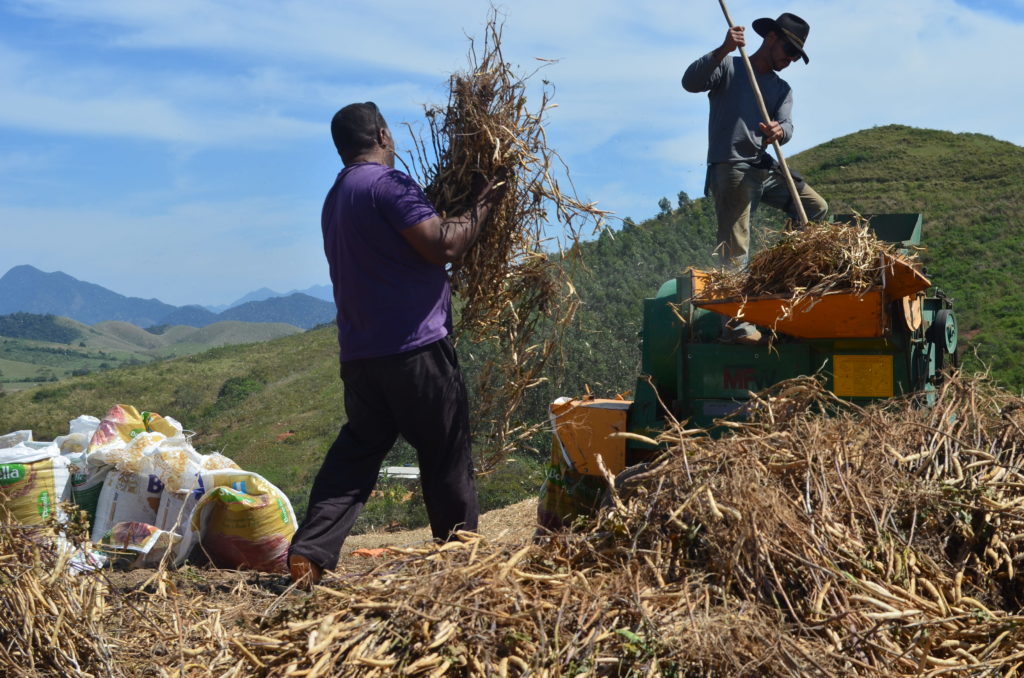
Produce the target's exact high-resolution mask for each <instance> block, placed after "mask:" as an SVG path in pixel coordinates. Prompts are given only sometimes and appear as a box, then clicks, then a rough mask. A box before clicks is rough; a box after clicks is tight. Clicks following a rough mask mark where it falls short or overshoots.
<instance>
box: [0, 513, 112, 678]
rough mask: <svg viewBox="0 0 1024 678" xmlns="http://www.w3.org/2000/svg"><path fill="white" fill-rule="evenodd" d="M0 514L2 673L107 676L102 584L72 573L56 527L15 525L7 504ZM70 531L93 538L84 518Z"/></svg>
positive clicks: (67, 551) (109, 670) (80, 537)
mask: <svg viewBox="0 0 1024 678" xmlns="http://www.w3.org/2000/svg"><path fill="white" fill-rule="evenodd" d="M0 517H2V524H3V528H2V529H0V594H2V595H0V674H2V675H18V674H24V675H55V676H80V675H87V674H95V675H110V674H111V673H112V661H113V658H112V653H111V650H110V648H109V647H108V646H107V644H106V643H105V641H104V635H105V630H106V627H105V624H104V621H103V616H104V614H103V613H104V608H105V600H106V595H107V588H106V586H105V585H104V583H103V582H102V581H101V580H100V579H98V578H95V577H80V578H70V579H69V578H68V570H69V559H70V556H71V550H70V549H63V550H58V548H56V547H55V545H54V541H53V539H52V535H53V532H52V531H51V530H49V529H44V528H39V527H20V526H15V525H12V524H10V517H9V516H8V515H7V513H6V512H5V511H4V510H3V508H2V507H0ZM67 531H68V532H69V533H71V534H74V535H76V537H75V538H76V539H77V540H78V541H79V542H81V541H82V540H84V541H88V525H87V523H84V522H83V523H80V524H78V525H70V526H68V528H67Z"/></svg>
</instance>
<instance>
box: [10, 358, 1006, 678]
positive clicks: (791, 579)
mask: <svg viewBox="0 0 1024 678" xmlns="http://www.w3.org/2000/svg"><path fill="white" fill-rule="evenodd" d="M822 411H828V412H829V413H830V414H829V415H827V416H826V415H823V414H821V412H822ZM749 414H750V419H749V420H748V421H747V422H746V423H743V424H735V425H734V428H735V431H734V432H733V435H731V436H729V437H725V438H722V439H718V440H713V439H711V438H707V437H702V436H694V435H693V434H692V433H690V432H685V431H681V430H674V431H668V432H666V433H665V434H664V440H665V441H666V442H669V443H670V444H671V449H670V450H669V451H668V453H667V454H666V455H665V456H664V458H663V459H661V460H660V461H656V462H654V463H652V465H650V466H649V467H648V468H647V469H646V470H645V471H644V472H643V473H641V474H638V475H633V476H632V477H631V478H628V479H626V478H625V476H623V478H622V479H620V482H619V483H618V484H619V490H618V491H617V492H616V493H615V494H614V495H613V496H612V498H611V500H610V502H609V507H608V508H607V509H606V510H605V511H604V513H603V514H602V515H601V516H600V517H599V519H598V520H597V521H595V523H594V524H593V526H592V528H591V529H589V530H583V531H580V532H576V533H573V534H568V535H555V536H551V537H547V538H545V539H543V540H542V541H541V542H540V543H537V544H524V545H516V544H511V545H509V544H497V543H492V542H489V541H487V540H486V539H482V538H478V537H474V536H470V535H463V539H462V540H461V541H457V542H453V543H450V544H447V545H445V546H441V547H423V548H412V549H402V550H396V551H394V552H393V554H392V557H391V558H389V559H386V560H385V561H383V563H381V564H379V565H377V566H374V567H373V569H370V570H367V571H361V572H348V573H343V574H341V575H340V576H337V577H334V578H331V579H329V580H327V585H326V586H324V587H318V588H317V589H316V591H315V593H314V595H313V596H312V597H306V596H301V595H293V594H288V595H285V596H283V597H281V598H275V597H274V596H273V595H271V594H270V593H268V589H269V588H272V586H271V585H270V582H271V580H273V579H274V577H273V576H271V575H253V576H252V577H254V578H250V579H249V580H248V581H246V580H245V579H244V575H242V576H239V577H238V579H237V585H236V586H235V587H234V588H233V589H232V588H231V587H229V586H225V585H221V586H209V585H204V586H202V587H199V586H196V585H194V583H193V584H190V581H193V580H195V579H196V578H201V573H195V572H193V573H191V574H189V575H188V576H185V575H184V574H179V573H175V572H170V573H165V577H166V583H167V584H168V585H166V586H163V587H162V588H161V587H157V588H155V589H149V593H141V592H140V593H138V594H134V597H133V598H132V599H131V600H133V601H134V604H135V605H136V606H138V609H139V611H140V612H141V614H135V613H134V612H132V611H131V610H130V609H128V608H126V607H125V602H124V600H125V598H126V596H125V595H122V596H121V597H120V598H117V599H115V600H114V601H113V603H114V604H111V603H108V604H107V606H106V607H102V605H101V604H100V603H97V602H96V601H95V599H88V600H86V601H85V602H84V603H83V604H82V605H79V603H78V602H76V600H77V599H76V600H71V599H69V598H68V597H67V596H66V595H65V594H64V593H62V592H61V591H59V590H57V589H56V588H50V589H47V590H48V591H49V592H50V593H49V596H50V597H51V598H52V599H53V603H54V605H53V607H55V608H56V610H53V609H52V608H51V611H50V615H51V616H50V617H47V619H48V620H50V622H48V623H52V620H54V619H60V618H70V617H71V616H72V614H74V615H76V616H77V620H81V619H92V618H98V619H99V620H100V622H101V623H102V624H103V626H102V628H95V630H94V631H92V632H89V633H86V632H84V631H83V632H81V633H78V635H74V636H69V637H71V638H74V639H75V640H74V642H76V643H83V644H87V643H92V642H101V641H99V640H97V638H102V642H103V643H104V644H105V648H97V649H95V650H91V652H92V654H91V655H90V656H108V657H109V660H107V661H108V662H109V663H108V664H107V665H104V664H96V663H94V664H93V665H92V668H91V669H87V670H90V671H91V672H95V673H105V672H106V671H107V668H106V667H107V666H109V674H110V675H140V674H141V675H162V676H219V677H228V676H237V677H241V676H304V677H305V678H315V677H317V676H319V677H324V676H332V675H346V676H381V677H383V676H394V675H405V676H435V677H437V676H517V677H518V676H527V675H530V676H552V677H553V676H563V675H572V676H581V675H587V676H611V675H615V676H648V675H650V676H709V675H710V676H779V677H781V676H794V675H799V676H873V677H876V676H877V677H881V676H929V677H931V676H957V675H962V676H1016V675H1021V673H1022V671H1021V666H1022V665H1024V615H1022V614H1021V605H1022V602H1024V593H1022V591H1024V587H1022V584H1024V581H1022V575H1021V561H1022V559H1024V467H1022V466H1024V428H1022V426H1024V400H1022V399H1021V398H1019V397H1015V396H1011V395H1008V394H1006V393H1005V392H1001V391H998V390H996V389H994V388H993V387H992V386H991V385H989V384H988V383H987V382H985V381H984V380H983V379H980V378H979V379H963V378H952V379H949V380H947V382H946V384H945V385H944V387H943V389H942V392H941V393H940V394H939V395H938V398H937V403H936V404H935V406H934V407H931V408H922V407H919V406H917V405H915V404H914V403H911V402H899V403H889V404H884V405H876V406H872V407H870V408H867V409H862V408H859V407H857V406H853V405H849V404H846V403H843V402H840V401H837V400H835V399H834V398H833V397H831V396H830V395H828V394H827V393H826V392H824V391H823V390H822V389H821V388H820V386H819V385H818V384H817V383H816V382H814V381H813V380H811V379H804V380H796V381H791V382H786V383H783V384H780V385H779V386H777V387H775V388H773V389H772V390H770V391H768V392H766V393H762V394H761V395H760V396H759V397H758V398H756V399H755V400H754V402H753V404H752V407H751V411H750V413H749ZM5 546H6V542H5ZM25 557H28V556H27V555H26V556H25ZM5 562H6V561H5ZM5 567H8V566H6V565H5ZM13 572H15V571H14V570H10V569H5V570H4V574H5V576H6V577H9V576H10V575H9V574H8V573H13ZM84 576H85V577H94V576H97V575H95V574H91V575H84ZM83 581H85V580H83ZM0 584H2V585H3V586H5V587H8V589H7V590H4V591H3V594H4V596H5V599H7V598H10V597H11V595H12V593H13V592H17V591H18V590H19V588H18V587H19V585H18V583H17V582H13V583H12V580H10V579H9V578H8V579H5V580H3V581H2V582H0ZM170 584H173V585H174V586H171V585H170ZM61 585H63V586H69V587H75V586H82V584H81V583H80V582H77V580H76V581H64V580H58V581H57V582H55V584H54V586H61ZM175 587H176V590H175ZM246 596H248V597H249V598H250V600H251V601H252V602H251V603H250V605H249V607H248V608H245V607H244V599H245V597H246ZM89 600H92V601H93V602H91V603H90V602H89ZM37 605H39V606H42V605H43V604H42V603H38V604H37ZM238 608H242V609H243V612H241V613H240V612H239V611H238ZM40 609H41V607H40ZM37 614H38V612H37ZM37 619H38V617H37ZM77 620H76V622H75V623H76V624H78V625H79V628H81V626H82V622H81V621H77ZM147 620H157V621H158V623H152V622H150V623H146V622H147ZM5 623H6V624H8V626H5V627H4V633H5V639H4V643H3V645H7V644H8V641H7V634H11V633H13V631H12V630H9V626H10V621H9V620H5ZM39 623H41V622H37V625H38V624H39ZM47 628H48V629H49V630H51V631H52V628H54V627H47ZM101 631H105V632H106V633H108V634H109V635H108V636H106V637H99V636H94V635H93V633H96V634H98V633H100V632H101ZM89 647H91V646H89ZM28 651H32V652H35V653H36V654H35V657H36V663H35V666H36V667H37V668H36V669H35V671H34V672H27V671H21V672H14V673H25V674H26V675H55V673H54V672H48V671H47V670H44V669H42V668H39V667H40V666H41V663H40V658H41V657H43V656H44V655H45V653H46V652H47V651H48V650H46V649H45V648H43V647H41V646H40V645H39V644H36V645H34V646H32V647H31V649H30V650H28ZM26 652H27V651H26ZM78 652H79V653H80V655H81V653H82V652H83V649H82V647H81V646H79V647H78ZM104 652H105V653H106V655H103V653H104ZM97 653H99V654H97ZM18 657H21V661H22V665H23V666H24V665H27V664H26V663H25V657H26V655H24V654H23V655H10V654H8V655H0V661H2V662H3V665H0V670H5V669H8V667H9V666H10V664H9V662H10V661H12V659H13V660H17V659H18ZM126 667H131V668H126ZM139 667H148V670H140V669H139ZM72 675H75V674H72Z"/></svg>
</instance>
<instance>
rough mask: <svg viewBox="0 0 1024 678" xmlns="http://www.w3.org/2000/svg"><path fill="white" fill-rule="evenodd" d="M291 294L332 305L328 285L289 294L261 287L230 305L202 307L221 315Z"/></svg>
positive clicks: (331, 296) (331, 294)
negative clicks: (249, 304)
mask: <svg viewBox="0 0 1024 678" xmlns="http://www.w3.org/2000/svg"><path fill="white" fill-rule="evenodd" d="M293 294H305V295H308V296H310V297H313V298H314V299H320V300H322V301H329V302H331V303H334V290H332V289H331V286H330V285H313V286H312V287H307V288H306V289H304V290H292V291H291V292H275V291H274V290H272V289H270V288H268V287H261V288H259V289H258V290H256V291H255V292H249V294H247V295H245V296H244V297H242V298H240V299H236V300H235V301H233V302H231V303H230V304H222V305H220V306H204V307H203V308H205V309H206V310H207V311H211V312H213V313H221V312H223V311H226V310H228V309H229V308H234V307H236V306H241V305H242V304H247V303H249V302H250V301H265V300H267V299H272V298H274V297H290V296H292V295H293Z"/></svg>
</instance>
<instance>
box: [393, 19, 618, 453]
mask: <svg viewBox="0 0 1024 678" xmlns="http://www.w3.org/2000/svg"><path fill="white" fill-rule="evenodd" d="M501 35H502V25H501V23H500V22H499V20H498V16H497V12H496V10H493V9H492V11H491V15H490V17H489V20H488V23H487V26H486V29H485V35H484V40H483V44H482V49H481V50H480V51H479V52H478V51H477V45H476V43H473V42H471V47H470V51H469V67H468V69H467V70H466V71H464V72H461V73H456V74H454V75H452V76H451V78H450V81H449V82H450V95H449V100H448V103H447V105H446V106H443V107H441V106H430V107H427V109H426V117H427V122H428V129H429V139H427V140H423V139H421V138H419V136H418V135H416V134H415V133H414V134H413V142H414V153H413V154H412V155H411V158H410V165H411V170H412V173H413V174H414V175H415V176H416V177H417V178H418V180H419V181H420V182H421V183H422V184H423V185H424V186H425V192H426V194H427V197H428V198H429V199H430V200H431V201H432V202H433V204H434V205H435V206H436V207H437V208H438V210H440V211H441V212H442V213H444V214H451V215H455V214H461V213H464V212H465V211H467V210H468V209H469V208H470V207H471V205H472V201H473V198H474V187H475V186H479V185H480V182H481V179H489V178H493V177H496V176H505V177H506V179H505V181H506V183H507V185H508V188H507V192H506V193H505V195H504V197H503V198H502V200H501V201H500V202H499V203H498V204H497V205H496V206H495V207H494V208H493V209H492V210H491V214H490V217H489V218H488V220H487V222H486V223H485V224H484V226H483V228H482V230H481V231H480V234H479V237H478V238H477V241H476V243H475V244H474V245H473V246H472V248H471V249H470V250H469V251H468V252H467V253H466V255H465V256H464V257H463V258H462V260H461V261H459V262H456V263H455V264H454V265H453V266H452V268H451V272H450V273H451V281H452V289H453V291H454V293H455V295H456V298H457V300H456V312H457V326H456V337H457V338H460V339H466V340H468V341H470V342H473V343H476V344H479V343H481V342H488V343H489V344H490V348H489V349H484V350H483V352H484V353H488V352H489V355H490V356H491V357H489V358H487V359H486V360H485V362H484V365H483V366H482V368H481V369H480V370H479V371H478V372H477V375H478V376H477V384H476V388H475V389H474V390H475V406H476V412H477V413H478V415H479V416H478V418H477V421H476V422H475V423H476V424H477V425H478V430H477V433H478V434H482V435H483V436H484V437H485V438H487V439H488V440H490V441H491V442H492V445H491V446H490V449H491V450H492V454H491V455H489V456H488V457H486V458H485V459H483V461H484V464H483V465H484V467H485V468H489V467H491V466H493V464H494V463H495V462H497V461H499V460H501V459H503V458H504V457H505V456H506V455H505V453H506V452H507V451H508V449H509V448H510V447H511V446H512V445H513V444H514V443H515V442H516V439H517V438H521V437H523V436H524V435H526V430H525V429H524V428H523V427H522V426H521V425H520V424H519V423H517V422H516V421H515V416H514V411H515V409H516V408H517V407H518V406H519V404H520V403H521V402H522V400H523V397H524V395H525V393H526V390H527V389H529V388H530V387H531V386H533V385H535V384H536V383H538V379H539V377H540V375H541V370H542V369H543V367H544V366H545V364H546V362H547V361H548V359H549V358H550V357H551V355H552V352H553V349H554V347H555V346H556V345H557V342H558V339H559V336H560V335H561V332H562V331H563V330H564V329H565V328H566V327H567V326H568V324H569V323H571V322H572V319H573V316H574V315H575V311H576V308H577V306H578V299H577V296H576V293H575V289H574V288H573V286H572V284H571V280H570V275H569V270H568V268H567V267H568V266H570V265H571V259H572V257H566V256H563V257H559V258H558V259H557V260H556V259H553V258H552V256H551V253H550V249H551V248H552V247H556V246H557V247H561V246H562V245H567V244H573V243H576V242H577V241H578V240H579V237H580V234H581V231H582V229H583V228H584V227H586V226H588V225H589V226H591V227H592V228H593V229H594V230H595V231H596V230H597V229H598V228H600V226H601V223H602V220H603V218H604V216H605V213H604V212H602V211H601V210H598V209H597V208H596V207H595V206H594V205H593V204H588V203H584V202H582V201H580V200H578V199H577V198H576V197H574V196H573V195H572V193H571V192H565V191H564V190H563V188H562V187H561V186H560V185H559V182H558V180H557V178H556V175H557V174H558V173H559V172H562V173H565V174H567V168H565V165H564V164H563V163H562V162H561V160H560V158H559V157H558V155H557V153H555V151H554V150H553V149H551V148H550V147H549V146H548V143H547V135H546V132H545V127H544V126H545V123H546V117H547V113H548V111H549V110H550V109H551V108H552V104H551V100H550V97H551V94H552V88H551V86H550V84H549V83H547V81H544V88H543V90H542V92H541V93H540V94H539V99H538V100H537V101H536V102H534V105H533V107H532V108H531V106H530V103H531V102H530V100H529V99H528V96H527V89H528V83H529V80H530V78H531V77H532V76H533V75H535V74H536V72H534V73H531V74H527V75H521V74H519V73H517V72H516V71H515V70H514V69H513V67H512V65H511V64H509V63H508V62H506V61H505V59H504V56H503V55H502V52H501ZM555 224H557V225H558V226H559V227H560V228H559V231H558V232H555V231H554V230H552V227H553V226H554V225H555ZM569 250H570V251H572V252H578V248H569Z"/></svg>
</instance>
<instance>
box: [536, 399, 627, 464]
mask: <svg viewBox="0 0 1024 678" xmlns="http://www.w3.org/2000/svg"><path fill="white" fill-rule="evenodd" d="M630 404H631V401H628V400H610V399H600V398H595V399H590V400H565V401H561V402H559V401H555V402H554V403H552V404H551V418H552V424H554V428H555V433H556V435H557V436H558V441H559V442H560V444H561V447H562V450H563V452H564V454H565V455H566V456H567V457H568V458H567V459H566V461H569V462H570V463H571V465H572V468H573V469H574V470H575V471H577V472H578V473H582V474H583V475H600V470H599V469H598V467H597V460H596V458H595V455H596V454H600V455H601V457H602V458H603V459H604V463H605V465H606V466H607V467H608V470H609V471H611V472H612V473H618V472H619V471H621V470H622V469H624V468H625V467H626V441H625V439H623V438H612V437H609V436H610V434H612V433H616V432H619V431H625V430H626V416H627V414H628V410H629V406H630Z"/></svg>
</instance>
